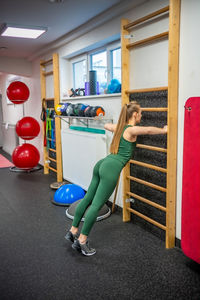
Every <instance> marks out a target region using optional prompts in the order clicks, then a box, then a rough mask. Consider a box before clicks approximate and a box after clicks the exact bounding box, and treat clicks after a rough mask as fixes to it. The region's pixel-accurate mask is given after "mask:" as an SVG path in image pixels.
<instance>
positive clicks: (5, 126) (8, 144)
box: [0, 123, 19, 155]
mask: <svg viewBox="0 0 200 300" xmlns="http://www.w3.org/2000/svg"><path fill="white" fill-rule="evenodd" d="M0 128H1V135H0V138H1V145H2V146H3V150H4V151H5V152H7V153H9V154H10V155H11V154H12V153H13V150H14V149H15V147H17V146H18V145H19V137H18V136H17V134H16V131H15V125H14V124H9V123H1V127H0Z"/></svg>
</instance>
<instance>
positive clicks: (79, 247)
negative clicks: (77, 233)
mask: <svg viewBox="0 0 200 300" xmlns="http://www.w3.org/2000/svg"><path fill="white" fill-rule="evenodd" d="M72 248H73V249H75V250H76V251H78V252H81V253H82V254H83V255H86V256H91V255H94V254H95V253H96V250H95V249H94V248H90V246H89V243H88V241H86V243H85V244H81V243H80V242H79V240H78V239H77V240H75V241H74V243H73V244H72Z"/></svg>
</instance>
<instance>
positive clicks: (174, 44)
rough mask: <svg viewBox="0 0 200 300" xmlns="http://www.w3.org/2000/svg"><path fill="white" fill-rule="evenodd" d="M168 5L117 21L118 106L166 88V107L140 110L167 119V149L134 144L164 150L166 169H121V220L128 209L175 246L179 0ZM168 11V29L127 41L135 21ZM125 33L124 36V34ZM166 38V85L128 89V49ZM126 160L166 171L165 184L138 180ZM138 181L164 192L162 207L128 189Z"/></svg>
mask: <svg viewBox="0 0 200 300" xmlns="http://www.w3.org/2000/svg"><path fill="white" fill-rule="evenodd" d="M169 4H170V5H169V6H167V7H164V8H162V9H160V10H158V11H155V12H153V13H151V14H149V15H147V16H145V17H143V18H140V19H138V20H136V21H134V22H129V20H127V19H123V20H122V22H121V47H122V106H123V105H124V104H127V103H129V95H130V94H131V93H138V92H141V93H143V92H152V91H163V90H167V91H168V107H167V108H165V107H163V108H162V107H161V108H158V107H155V108H144V107H143V108H142V111H149V112H163V111H166V112H167V119H168V122H167V123H168V134H167V149H163V148H159V147H153V146H149V145H141V144H138V145H137V147H139V148H143V149H147V150H151V151H160V152H165V153H166V154H167V169H164V168H159V167H156V166H154V165H151V164H145V163H143V162H139V161H135V160H130V161H129V163H128V164H127V166H126V167H125V168H124V171H123V189H124V191H123V221H124V222H127V221H130V218H131V216H130V215H131V213H133V214H135V215H137V216H138V217H141V218H142V219H144V220H146V221H148V222H150V223H151V224H153V225H155V226H157V227H159V228H161V229H163V230H164V231H165V232H166V234H165V242H166V248H172V247H174V246H175V210H176V181H177V178H176V177H177V175H176V168H177V114H178V73H179V63H178V62H179V35H180V33H179V32H180V0H170V1H169ZM168 12H169V32H163V33H161V34H158V35H154V36H152V37H149V38H146V39H143V40H140V41H137V42H135V43H130V37H132V36H130V30H131V29H132V28H133V27H134V26H135V25H138V24H141V23H143V22H145V21H147V20H151V19H152V18H154V19H155V17H157V16H160V15H161V14H164V13H168ZM127 37H128V38H127ZM166 38H168V87H155V88H146V89H139V90H138V89H135V90H130V89H129V78H130V66H129V64H130V63H129V60H130V58H129V50H130V49H132V48H135V47H137V46H139V45H145V44H149V43H151V42H155V41H157V40H161V39H166ZM130 164H137V165H140V166H143V167H146V168H151V169H154V170H156V171H159V172H164V173H166V174H167V180H166V188H163V187H160V186H158V185H155V184H152V183H150V182H147V181H144V180H141V179H139V178H135V177H132V176H130ZM131 180H132V181H135V182H138V183H139V184H143V185H146V186H150V187H151V188H154V189H157V190H160V191H163V192H165V193H166V207H164V206H161V205H158V204H156V203H154V202H152V201H150V200H148V199H146V198H143V197H141V196H139V195H136V194H134V193H131V192H130V181H131ZM130 197H133V198H136V199H137V200H139V201H142V202H145V203H147V204H149V205H151V206H154V207H156V208H158V209H160V210H162V211H164V212H166V225H165V226H164V225H162V224H160V223H159V222H156V221H155V220H153V219H152V218H149V217H147V216H145V215H144V214H142V213H140V212H138V211H136V210H134V209H132V208H131V206H130V202H131V200H130V199H128V198H130Z"/></svg>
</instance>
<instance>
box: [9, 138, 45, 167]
mask: <svg viewBox="0 0 200 300" xmlns="http://www.w3.org/2000/svg"><path fill="white" fill-rule="evenodd" d="M39 160H40V153H39V151H38V149H37V148H36V147H35V146H33V145H32V144H28V143H26V144H23V145H21V146H17V147H16V148H15V149H14V151H13V154H12V161H13V163H14V165H15V166H16V167H17V168H20V169H24V170H29V169H32V168H34V167H36V166H37V164H38V162H39Z"/></svg>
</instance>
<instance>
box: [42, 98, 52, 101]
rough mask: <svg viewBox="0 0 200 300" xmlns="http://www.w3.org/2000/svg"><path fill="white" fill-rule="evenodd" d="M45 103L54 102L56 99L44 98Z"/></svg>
mask: <svg viewBox="0 0 200 300" xmlns="http://www.w3.org/2000/svg"><path fill="white" fill-rule="evenodd" d="M43 100H45V101H54V98H44V99H43Z"/></svg>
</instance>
